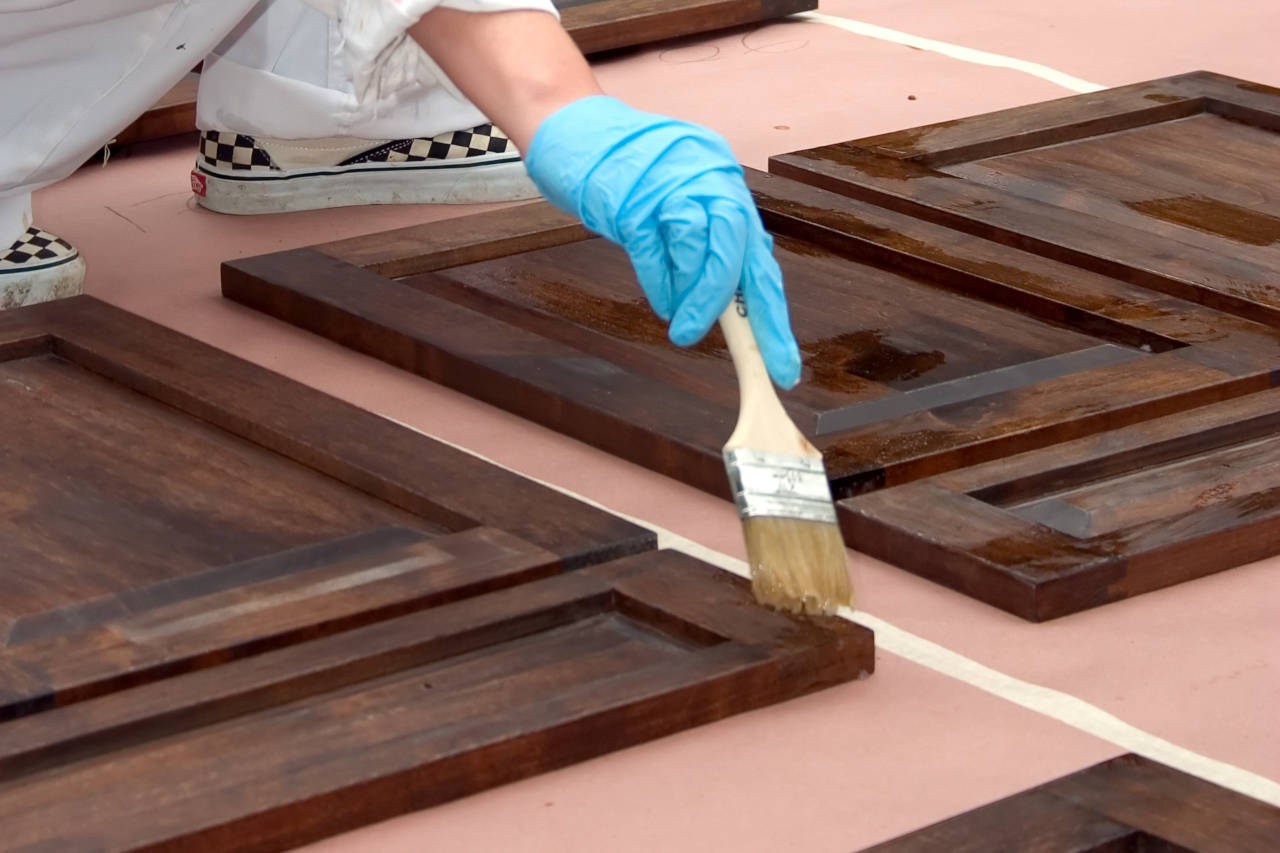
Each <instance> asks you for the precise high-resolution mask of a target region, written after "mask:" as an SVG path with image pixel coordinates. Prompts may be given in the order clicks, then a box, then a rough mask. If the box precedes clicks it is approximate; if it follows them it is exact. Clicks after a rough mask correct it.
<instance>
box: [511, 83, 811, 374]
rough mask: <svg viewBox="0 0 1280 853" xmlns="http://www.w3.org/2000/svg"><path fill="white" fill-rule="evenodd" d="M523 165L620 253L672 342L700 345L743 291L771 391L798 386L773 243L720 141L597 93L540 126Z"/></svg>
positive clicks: (795, 357)
mask: <svg viewBox="0 0 1280 853" xmlns="http://www.w3.org/2000/svg"><path fill="white" fill-rule="evenodd" d="M525 165H526V167H527V168H528V170H529V175H530V177H532V178H533V182H534V183H535V184H536V185H537V187H538V189H539V190H540V191H541V192H542V194H543V195H544V196H545V197H546V198H547V200H548V201H550V202H551V203H552V204H554V205H555V206H556V207H559V208H560V209H561V210H564V211H566V212H569V213H572V214H574V215H576V216H578V217H579V218H580V219H581V220H582V221H583V223H584V224H585V225H586V226H587V227H588V228H590V229H591V230H592V231H595V232H596V233H598V234H601V235H603V236H604V237H607V238H609V239H610V240H612V241H614V242H615V243H618V244H620V245H621V246H622V247H623V248H625V249H626V250H627V254H628V255H629V256H630V258H631V264H632V266H633V267H635V272H636V277H637V278H638V279H639V280H640V286H641V287H642V288H643V289H644V292H645V296H646V297H647V298H648V300H649V304H650V305H651V306H653V310H654V311H655V312H656V313H657V314H658V316H659V317H661V318H662V319H663V320H666V321H669V322H670V324H671V325H670V327H669V329H668V332H667V333H668V335H669V336H670V338H671V340H672V342H673V343H675V344H678V345H680V346H689V345H690V344H693V343H695V342H697V341H698V340H699V339H701V338H702V336H703V335H705V334H706V333H707V331H708V330H709V329H710V328H711V326H712V324H714V323H715V322H716V319H717V318H718V317H719V316H720V313H721V312H722V311H724V309H725V308H727V307H728V305H729V303H730V301H731V300H732V299H733V295H734V292H735V291H736V290H737V289H738V288H739V287H741V288H742V293H743V297H744V299H745V300H746V303H747V311H748V317H749V319H750V321H751V329H752V331H753V332H754V333H755V337H756V342H757V343H758V344H759V346H760V353H761V355H762V356H763V357H764V363H765V365H766V366H767V367H768V368H769V374H770V375H771V376H772V377H773V381H774V382H776V383H777V384H778V385H780V386H781V387H783V388H791V387H793V386H794V385H795V384H796V382H798V381H799V379H800V351H799V348H798V347H797V346H796V341H795V337H794V335H793V334H792V332H791V324H790V321H789V319H788V317H787V303H786V298H785V297H784V295H783V291H782V272H781V270H779V269H778V264H777V262H776V261H775V260H774V258H773V239H772V238H771V237H770V236H769V234H768V233H766V232H765V230H764V226H763V225H762V224H761V222H760V214H759V212H758V211H757V210H756V205H755V202H754V201H753V200H752V198H751V193H750V192H749V191H748V190H747V186H746V183H745V182H744V181H743V174H742V168H741V167H740V166H739V165H738V163H737V160H736V159H735V158H734V156H733V152H732V151H731V150H730V149H729V144H728V143H727V142H726V141H725V140H724V138H723V137H721V136H719V135H718V134H716V133H714V132H713V131H710V130H707V129H706V128H702V127H698V126H696V125H692V124H688V123H686V122H682V121H677V120H676V119H672V118H665V117H663V116H657V115H651V114H649V113H643V112H640V111H638V110H635V109H632V108H631V107H628V106H627V105H626V104H623V103H622V102H621V101H618V100H616V99H614V98H609V97H605V96H603V95H598V96H594V97H589V98H583V99H581V100H579V101H575V102H573V103H571V104H569V105H568V106H566V107H562V108H561V109H560V110H558V111H556V112H555V113H553V114H552V115H551V116H550V117H548V118H547V119H545V120H544V121H543V122H542V124H541V125H540V126H539V127H538V130H537V133H536V134H535V135H534V137H533V142H532V144H530V146H529V150H528V151H526V152H525Z"/></svg>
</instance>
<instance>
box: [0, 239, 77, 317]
mask: <svg viewBox="0 0 1280 853" xmlns="http://www.w3.org/2000/svg"><path fill="white" fill-rule="evenodd" d="M84 270H85V268H84V259H83V258H81V257H80V253H79V252H78V251H76V248H75V247H74V246H72V245H71V244H70V243H68V242H67V241H66V240H63V239H62V238H61V237H58V236H56V235H54V234H50V233H49V232H47V231H42V230H41V229H39V228H36V227H35V226H32V227H30V228H28V229H27V230H26V232H25V233H24V234H22V236H20V237H19V238H18V239H17V240H16V241H14V243H13V245H12V246H10V247H9V248H7V249H3V250H0V310H4V309H6V308H20V307H22V306H23V305H35V304H36V303H38V302H49V301H52V300H54V299H62V298H63V297H67V296H75V295H77V294H79V293H81V292H83V290H84Z"/></svg>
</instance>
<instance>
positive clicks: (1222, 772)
mask: <svg viewBox="0 0 1280 853" xmlns="http://www.w3.org/2000/svg"><path fill="white" fill-rule="evenodd" d="M383 417H386V416H385V415H383ZM387 419H388V420H390V421H392V422H393V423H397V424H399V425H400V426H403V427H405V428H406V429H410V430H413V431H414V432H416V433H419V434H421V435H425V436H427V437H428V438H430V439H433V440H435V441H438V442H440V443H441V444H445V445H448V446H449V447H452V448H453V449H455V450H459V451H461V452H463V453H466V454H467V455H468V456H472V457H475V458H476V459H480V460H483V461H485V462H488V463H489V464H490V465H493V466H495V467H498V468H501V469H502V470H504V471H509V472H511V473H513V474H516V475H518V476H520V477H524V478H525V479H526V480H531V481H533V482H535V483H537V484H538V485H540V486H545V487H546V488H548V489H552V490H554V491H557V492H559V493H560V494H562V495H566V496H568V497H571V498H573V499H574V500H578V501H581V502H582V503H584V504H587V505H588V506H592V507H595V508H596V509H600V510H603V511H605V512H608V513H612V514H613V515H616V516H618V517H619V518H623V519H626V520H627V521H629V522H631V523H632V524H635V525H638V526H640V527H644V528H646V529H648V530H651V531H653V532H654V533H655V534H657V536H658V547H660V548H670V549H671V550H674V551H682V552H684V553H686V554H688V555H689V556H691V557H696V558H697V559H699V560H702V561H703V562H705V563H710V564H711V565H713V566H716V567H718V568H721V569H724V570H725V571H728V572H732V573H733V574H735V575H739V576H740V577H744V578H746V577H750V568H749V567H748V566H747V563H746V561H745V560H739V559H738V558H736V557H732V556H730V555H728V554H725V553H724V552H722V551H716V550H714V549H712V548H708V547H706V546H705V545H701V544H699V543H697V542H695V541H693V540H692V539H689V538H687V537H684V536H681V535H680V534H678V533H674V532H672V531H670V530H667V529H666V528H663V527H659V526H658V525H656V524H653V523H652V522H648V521H645V520H644V519H642V518H636V517H635V516H631V515H627V514H626V513H624V512H619V511H618V510H616V509H612V508H610V507H607V506H605V505H604V504H601V503H599V502H598V501H594V500H592V499H591V498H588V497H584V496H583V495H580V494H578V493H576V492H574V491H572V490H570V489H566V488H563V487H562V486H557V485H556V484H555V483H550V482H547V481H546V480H542V479H539V478H537V477H532V476H530V475H528V474H525V473H522V472H520V471H517V470H515V469H514V468H510V467H508V466H506V465H503V464H502V463H501V462H495V461H494V460H492V459H490V458H488V457H487V456H485V455H483V454H481V453H476V452H475V451H473V450H470V449H468V448H466V447H462V446H461V445H458V444H454V443H453V442H451V441H448V440H446V439H443V438H440V437H439V436H435V435H431V434H430V433H428V432H425V431H423V430H420V429H418V428H417V427H414V426H411V425H409V424H406V423H404V422H402V421H398V420H396V419H395V418H387ZM839 615H840V616H841V617H843V618H845V619H848V620H849V621H850V622H855V623H857V624H859V625H862V626H863V627H866V628H870V629H871V630H872V631H875V634H876V648H877V649H879V650H880V651H886V652H890V653H892V654H895V655H897V656H899V657H902V658H906V659H907V660H909V661H911V662H912V663H916V664H919V665H920V666H924V667H927V668H929V669H931V670H933V671H934V672H937V673H940V674H941V675H945V676H947V677H948V678H954V679H956V680H957V681H962V682H964V683H965V684H968V685H970V686H971V687H976V688H978V689H979V690H982V691H985V692H987V693H990V694H991V695H993V696H998V697H999V698H1001V699H1004V700H1006V701H1008V702H1012V703H1014V704H1015V705H1021V706H1022V707H1024V708H1027V709H1028V710H1031V711H1035V712H1036V713H1038V714H1043V715H1044V716H1046V717H1049V718H1051V719H1054V720H1057V721H1058V722H1060V723H1063V724H1065V725H1068V726H1071V727H1072V728H1074V729H1079V730H1080V731H1082V732H1085V733H1087V734H1090V735H1093V736H1094V737H1096V738H1099V739H1100V740H1105V741H1108V742H1109V743H1113V744H1115V745H1116V746H1119V747H1121V748H1123V749H1124V750H1126V751H1128V752H1132V753H1136V754H1137V755H1141V756H1144V757H1145V758H1149V759H1151V760H1152V761H1158V762H1160V763H1161V764H1166V765H1168V766H1170V767H1173V768H1175V769H1177V770H1181V771H1182V772H1183V773H1187V774H1190V775H1192V776H1197V777H1199V778H1201V779H1205V780H1207V781H1209V782H1213V783H1214V784H1215V785H1221V786H1222V787H1223V788H1227V789H1229V790H1232V791H1236V792H1238V793H1241V794H1244V795H1246V796H1249V797H1253V798H1255V799H1258V800H1262V801H1264V802H1267V803H1270V804H1271V805H1274V806H1280V782H1276V781H1274V780H1271V779H1268V778H1267V777H1265V776H1262V775H1260V774H1258V773H1254V772H1252V771H1250V770H1245V769H1244V768H1241V767H1236V766H1235V765H1233V764H1227V763H1226V762H1223V761H1218V760H1216V759H1213V758H1209V757H1208V756H1204V755H1200V754H1199V753H1197V752H1192V751H1191V750H1189V749H1185V748H1183V747H1181V746H1178V745H1177V744H1174V743H1170V742H1169V741H1167V740H1164V739H1163V738H1159V737H1156V736H1155V735H1152V734H1149V733H1147V732H1144V731H1142V730H1141V729H1139V728H1137V727H1135V726H1131V725H1129V724H1128V723H1126V722H1124V721H1123V720H1121V719H1119V718H1118V717H1115V716H1113V715H1112V714H1109V713H1107V712H1106V711H1104V710H1102V709H1101V708H1098V707H1096V706H1094V705H1091V704H1089V703H1088V702H1086V701H1084V700H1083V699H1079V698H1077V697H1075V696H1072V695H1071V694H1069V693H1063V692H1061V691H1058V690H1054V689H1052V688H1049V687H1042V686H1040V685H1038V684H1032V683H1031V682H1028V681H1023V680H1022V679H1019V678H1014V677H1013V676H1011V675H1005V674H1004V673H1003V672H999V671H998V670H994V669H992V668H991V667H989V666H984V665H983V664H980V663H978V662H977V661H975V660H973V659H971V658H967V657H965V656H964V655H962V654H959V653H957V652H953V651H951V650H950V649H947V648H946V647H944V646H940V645H938V644H937V643H934V642H932V641H930V640H926V639H924V638H923V637H917V636H916V635H915V634H912V633H910V632H909V631H904V630H903V629H901V628H898V627H897V626H895V625H892V624H891V623H889V622H886V621H884V620H883V619H880V618H878V617H876V616H872V615H871V614H870V613H867V612H866V611H863V610H853V609H851V608H848V607H842V608H841V609H840V611H839Z"/></svg>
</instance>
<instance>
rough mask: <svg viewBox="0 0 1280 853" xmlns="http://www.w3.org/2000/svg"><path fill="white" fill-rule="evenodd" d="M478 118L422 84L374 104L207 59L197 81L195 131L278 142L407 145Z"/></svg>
mask: <svg viewBox="0 0 1280 853" xmlns="http://www.w3.org/2000/svg"><path fill="white" fill-rule="evenodd" d="M484 120H485V119H484V114H483V113H481V112H480V110H478V109H477V108H476V107H475V106H473V105H472V104H471V103H470V102H468V101H465V100H460V99H458V98H456V97H455V96H454V95H452V94H451V93H450V92H449V91H448V90H447V89H445V88H444V87H443V86H438V85H430V84H428V83H424V84H423V85H420V86H416V87H413V88H410V89H405V90H402V91H400V92H397V93H396V94H395V95H393V96H392V97H389V98H386V99H384V100H382V101H379V102H377V103H360V102H359V101H358V99H357V98H356V96H355V94H354V93H353V92H352V91H351V90H350V88H349V87H345V88H332V87H329V86H326V85H317V84H315V83H311V82H307V81H305V80H298V79H295V78H292V77H288V76H285V75H283V74H278V73H275V72H273V71H269V70H266V69H261V68H250V67H248V66H245V65H242V64H240V63H238V62H234V61H232V60H231V59H230V58H228V57H226V56H211V57H209V59H208V60H206V62H205V67H204V70H203V72H202V73H201V75H200V92H199V97H198V99H197V104H196V125H197V126H198V127H200V128H201V129H202V130H226V131H234V132H237V133H244V134H248V135H249V136H269V137H274V138H276V139H317V138H322V137H328V136H354V137H358V138H361V139H406V138H410V137H415V136H434V135H435V134H437V133H443V132H445V131H449V130H462V129H465V128H469V127H474V126H475V125H478V124H480V123H482V122H483V121H484Z"/></svg>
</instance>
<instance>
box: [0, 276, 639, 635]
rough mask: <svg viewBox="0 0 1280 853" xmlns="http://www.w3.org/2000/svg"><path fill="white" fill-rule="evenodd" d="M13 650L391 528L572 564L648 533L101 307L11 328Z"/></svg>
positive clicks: (9, 603) (8, 469) (3, 606)
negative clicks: (497, 537) (202, 578)
mask: <svg viewBox="0 0 1280 853" xmlns="http://www.w3.org/2000/svg"><path fill="white" fill-rule="evenodd" d="M0 428H2V429H3V430H4V431H5V434H6V435H7V436H8V438H7V440H6V442H5V447H4V451H3V452H2V453H0V482H3V483H4V488H3V490H0V566H3V571H0V645H2V644H3V642H2V641H3V638H4V637H5V636H6V635H7V634H8V633H9V632H11V631H13V630H16V626H18V625H20V624H21V623H22V622H23V621H24V620H26V619H30V618H37V617H40V616H41V614H45V615H47V614H49V613H51V612H56V611H59V610H61V609H63V608H68V607H71V608H74V607H79V606H81V605H84V604H85V603H87V602H91V601H95V600H98V599H102V598H104V597H110V596H114V595H122V594H128V593H129V592H130V591H131V590H134V589H136V588H138V587H143V586H147V585H150V584H155V583H159V582H162V581H168V582H178V581H180V580H181V579H183V578H189V577H195V576H198V575H199V574H200V573H202V572H205V571H207V570H211V569H216V568H218V567H222V566H227V565H231V564H236V563H244V562H245V561H250V560H254V559H257V558H262V557H269V556H271V555H276V554H280V553H282V552H287V551H290V550H292V549H296V548H301V547H304V546H310V545H317V544H320V543H325V542H331V541H334V540H340V539H343V538H345V537H350V536H355V535H359V534H362V533H365V532H368V531H373V530H377V529H381V528H385V527H389V526H398V527H406V528H409V529H413V530H417V531H419V532H420V533H422V534H424V535H428V536H441V535H447V534H451V533H457V532H461V531H465V530H469V529H472V528H476V527H492V528H495V529H500V530H503V531H506V532H509V533H511V534H513V535H515V536H518V537H521V538H522V539H524V540H526V541H528V542H530V543H531V544H533V545H535V546H537V547H540V548H543V549H545V550H546V551H548V552H551V553H553V554H554V555H555V558H556V560H558V561H561V562H563V564H564V565H565V566H566V567H568V568H573V567H576V566H579V565H583V564H585V563H590V562H595V561H598V560H600V559H604V558H608V557H612V556H617V555H620V554H625V553H631V552H634V551H636V550H641V549H644V548H648V547H652V541H653V537H652V536H651V535H650V534H649V533H648V532H647V531H643V530H641V529H639V528H637V527H635V526H633V525H630V524H627V523H625V522H623V521H621V520H620V519H617V518H614V517H612V516H609V515H608V514H606V513H602V512H598V511H596V510H594V509H590V508H588V507H585V506H583V505H581V504H579V503H578V502H576V501H573V500H571V499H569V498H566V497H564V496H562V495H560V494H558V493H555V492H553V491H551V490H549V489H546V488H543V487H540V486H537V485H536V484H534V483H531V482H529V481H527V480H525V479H523V478H521V477H518V476H516V475H514V474H510V473H507V472H504V471H501V470H498V469H496V468H494V467H493V466H491V465H487V464H485V463H483V462H480V461H478V460H475V459H472V458H470V457H468V456H467V455H466V454H463V453H460V452H458V451H455V450H453V449H451V448H448V447H446V446H445V445H442V444H439V443H438V442H435V441H432V440H431V439H429V438H427V437H425V436H422V435H419V434H416V433H414V432H412V431H410V430H407V429H405V428H403V427H400V426H397V425H395V424H393V423H391V422H390V421H387V420H385V419H383V418H379V417H377V416H375V415H373V414H370V413H367V412H363V411H361V410H359V409H356V408H355V407H353V406H349V405H347V404H344V403H341V402H339V401H337V400H334V399H333V398H330V397H328V396H326V395H323V394H320V393H318V392H315V391H311V390H309V389H307V388H305V387H304V386H301V385H298V384H297V383H292V382H289V381H287V380H285V379H283V378H282V377H279V376H276V375H275V374H272V373H270V372H268V371H266V370H262V369H261V368H257V367H254V366H252V365H250V364H248V363H246V362H243V361H240V360H238V359H235V358H232V357H230V356H227V355H225V354H222V353H219V352H218V351H216V350H214V349H212V348H211V347H206V346H202V345H200V344H198V343H196V342H195V341H192V340H190V339H188V338H185V337H183V336H181V335H178V334H175V333H173V332H169V331H166V330H164V329H163V328H161V327H159V326H156V325H154V324H151V323H148V322H146V321H143V320H141V319H139V318H137V317H134V316H132V315H130V314H127V313H125V312H123V311H120V310H118V309H114V308H111V307H110V306H108V305H106V304H105V303H101V302H98V301H96V300H93V299H90V298H87V297H85V298H79V297H77V298H74V299H69V300H61V301H59V302H56V303H50V304H48V305H42V306H34V307H32V308H28V309H21V310H15V311H8V312H5V313H4V314H3V315H0Z"/></svg>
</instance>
